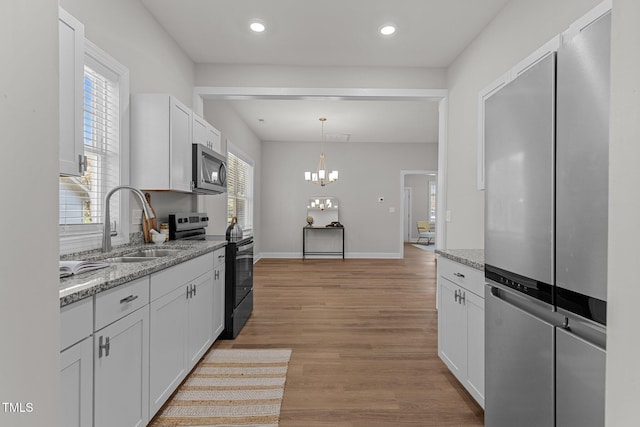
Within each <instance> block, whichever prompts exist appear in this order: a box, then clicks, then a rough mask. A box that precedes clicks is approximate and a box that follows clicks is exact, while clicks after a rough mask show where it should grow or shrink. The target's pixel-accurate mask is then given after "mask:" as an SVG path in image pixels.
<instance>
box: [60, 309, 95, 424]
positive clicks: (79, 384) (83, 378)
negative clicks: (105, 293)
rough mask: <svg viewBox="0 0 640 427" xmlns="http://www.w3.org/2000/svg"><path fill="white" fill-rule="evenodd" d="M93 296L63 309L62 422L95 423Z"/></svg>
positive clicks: (61, 321) (61, 324) (61, 315)
mask: <svg viewBox="0 0 640 427" xmlns="http://www.w3.org/2000/svg"><path fill="white" fill-rule="evenodd" d="M92 333H93V299H91V298H87V299H84V300H82V301H78V302H75V303H73V304H70V305H67V306H65V307H62V308H61V309H60V350H61V352H60V425H61V426H65V427H66V426H69V427H85V426H91V425H92V423H93V337H92V336H91V335H92Z"/></svg>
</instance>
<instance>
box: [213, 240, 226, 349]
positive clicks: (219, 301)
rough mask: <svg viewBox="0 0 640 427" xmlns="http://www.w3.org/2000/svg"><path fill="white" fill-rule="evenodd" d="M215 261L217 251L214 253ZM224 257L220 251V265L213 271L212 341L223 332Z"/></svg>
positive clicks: (223, 252)
mask: <svg viewBox="0 0 640 427" xmlns="http://www.w3.org/2000/svg"><path fill="white" fill-rule="evenodd" d="M215 255H216V259H217V257H218V251H216V254H215ZM224 256H225V251H224V249H222V264H217V265H216V266H215V268H214V269H213V305H212V306H213V339H214V341H215V340H216V339H217V338H218V337H219V336H220V334H221V333H222V331H223V330H224V273H225V265H224Z"/></svg>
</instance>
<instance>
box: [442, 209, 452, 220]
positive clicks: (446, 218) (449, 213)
mask: <svg viewBox="0 0 640 427" xmlns="http://www.w3.org/2000/svg"><path fill="white" fill-rule="evenodd" d="M444 220H445V221H446V222H451V211H446V212H445V215H444Z"/></svg>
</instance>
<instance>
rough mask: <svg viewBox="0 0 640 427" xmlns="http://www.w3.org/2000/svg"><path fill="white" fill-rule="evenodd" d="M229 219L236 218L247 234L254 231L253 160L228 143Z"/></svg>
mask: <svg viewBox="0 0 640 427" xmlns="http://www.w3.org/2000/svg"><path fill="white" fill-rule="evenodd" d="M227 150H228V153H227V218H228V220H229V222H230V221H231V218H233V217H234V216H235V217H237V218H238V224H239V225H240V227H241V228H242V230H243V231H244V232H245V233H246V232H249V233H251V232H252V231H253V169H254V162H253V160H252V159H251V158H250V157H249V156H247V155H246V154H244V153H242V151H240V150H239V149H238V147H236V146H234V145H233V144H232V143H231V142H229V141H227Z"/></svg>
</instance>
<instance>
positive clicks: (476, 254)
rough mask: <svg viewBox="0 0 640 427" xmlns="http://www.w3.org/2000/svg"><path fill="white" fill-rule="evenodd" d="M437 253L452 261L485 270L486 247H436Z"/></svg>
mask: <svg viewBox="0 0 640 427" xmlns="http://www.w3.org/2000/svg"><path fill="white" fill-rule="evenodd" d="M436 253H437V254H439V255H441V256H443V257H445V258H448V259H450V260H452V261H456V262H459V263H460V264H464V265H468V266H469V267H473V268H475V269H478V270H482V271H484V249H436Z"/></svg>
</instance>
